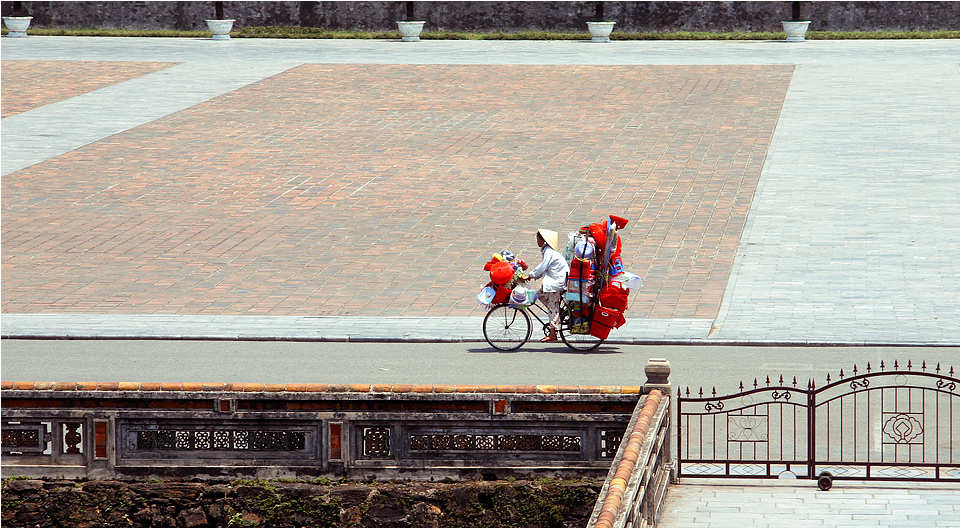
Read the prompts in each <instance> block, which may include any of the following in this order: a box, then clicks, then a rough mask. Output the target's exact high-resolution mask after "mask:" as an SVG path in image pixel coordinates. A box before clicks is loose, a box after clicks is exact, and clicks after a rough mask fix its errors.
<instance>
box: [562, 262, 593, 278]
mask: <svg viewBox="0 0 962 530" xmlns="http://www.w3.org/2000/svg"><path fill="white" fill-rule="evenodd" d="M569 269H570V270H569V272H568V278H569V279H572V280H590V279H591V277H592V275H593V274H594V269H595V263H594V260H589V259H581V258H571V264H570V265H569Z"/></svg>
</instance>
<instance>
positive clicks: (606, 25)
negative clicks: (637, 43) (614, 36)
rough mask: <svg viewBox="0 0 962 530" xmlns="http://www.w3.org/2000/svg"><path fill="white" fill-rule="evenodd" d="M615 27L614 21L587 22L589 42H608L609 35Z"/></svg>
mask: <svg viewBox="0 0 962 530" xmlns="http://www.w3.org/2000/svg"><path fill="white" fill-rule="evenodd" d="M613 29H615V23H614V22H589V23H588V32H589V33H591V42H608V41H610V40H611V38H610V37H609V35H611V31H612V30H613Z"/></svg>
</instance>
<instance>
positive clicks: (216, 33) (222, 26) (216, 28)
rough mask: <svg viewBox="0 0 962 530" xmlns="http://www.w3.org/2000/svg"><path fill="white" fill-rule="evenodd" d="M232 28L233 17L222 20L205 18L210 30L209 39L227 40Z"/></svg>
mask: <svg viewBox="0 0 962 530" xmlns="http://www.w3.org/2000/svg"><path fill="white" fill-rule="evenodd" d="M233 28H234V19H232V18H228V19H224V20H213V19H207V29H208V30H209V31H210V40H229V39H230V30H231V29H233Z"/></svg>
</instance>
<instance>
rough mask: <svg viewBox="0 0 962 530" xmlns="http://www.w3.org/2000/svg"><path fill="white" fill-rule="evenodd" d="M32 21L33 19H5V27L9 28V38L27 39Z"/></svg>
mask: <svg viewBox="0 0 962 530" xmlns="http://www.w3.org/2000/svg"><path fill="white" fill-rule="evenodd" d="M31 20H33V17H3V25H4V26H7V29H8V30H9V32H8V33H7V36H8V37H26V36H27V28H29V27H30V21H31Z"/></svg>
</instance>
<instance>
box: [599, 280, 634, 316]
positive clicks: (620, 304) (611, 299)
mask: <svg viewBox="0 0 962 530" xmlns="http://www.w3.org/2000/svg"><path fill="white" fill-rule="evenodd" d="M598 303H599V304H601V305H602V306H604V307H608V308H611V309H614V310H615V311H618V312H621V313H624V312H625V311H626V310H627V309H628V289H624V288H622V287H621V285H619V284H614V283H610V284H608V285H606V286H605V287H604V288H603V289H602V290H601V292H600V293H598Z"/></svg>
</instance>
